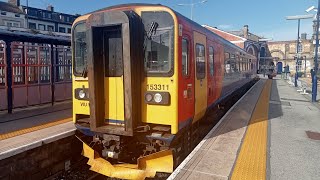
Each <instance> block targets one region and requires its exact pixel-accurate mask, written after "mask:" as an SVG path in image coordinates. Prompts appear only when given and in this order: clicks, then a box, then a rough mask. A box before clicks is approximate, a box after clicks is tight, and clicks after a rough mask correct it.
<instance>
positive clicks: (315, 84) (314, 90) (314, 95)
mask: <svg viewBox="0 0 320 180" xmlns="http://www.w3.org/2000/svg"><path fill="white" fill-rule="evenodd" d="M319 8H320V0H318V8H315V7H314V6H311V7H310V8H308V9H307V10H306V12H310V11H312V10H315V11H316V12H317V14H316V21H317V25H316V47H315V55H314V71H313V74H311V76H312V77H311V78H312V102H317V92H318V82H317V81H318V78H317V74H318V48H319Z"/></svg>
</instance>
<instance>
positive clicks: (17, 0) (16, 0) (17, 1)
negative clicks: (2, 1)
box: [8, 0, 20, 7]
mask: <svg viewBox="0 0 320 180" xmlns="http://www.w3.org/2000/svg"><path fill="white" fill-rule="evenodd" d="M8 3H9V4H12V5H14V6H18V7H19V6H20V0H8Z"/></svg>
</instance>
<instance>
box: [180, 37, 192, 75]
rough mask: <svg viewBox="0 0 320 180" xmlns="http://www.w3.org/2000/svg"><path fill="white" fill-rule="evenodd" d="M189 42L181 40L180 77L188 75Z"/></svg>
mask: <svg viewBox="0 0 320 180" xmlns="http://www.w3.org/2000/svg"><path fill="white" fill-rule="evenodd" d="M189 67H190V65H189V42H188V40H187V39H185V38H183V39H182V75H183V76H188V75H189V71H190V70H189Z"/></svg>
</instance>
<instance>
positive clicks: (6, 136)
mask: <svg viewBox="0 0 320 180" xmlns="http://www.w3.org/2000/svg"><path fill="white" fill-rule="evenodd" d="M71 121H72V118H67V119H62V120H59V121H54V122H50V123H46V124H42V125H38V126H34V127H31V128H26V129H20V130H17V131H13V132H9V133H6V134H0V140H4V139H9V138H12V137H15V136H19V135H22V134H26V133H30V132H34V131H38V130H40V129H45V128H48V127H52V126H56V125H59V124H63V123H66V122H71Z"/></svg>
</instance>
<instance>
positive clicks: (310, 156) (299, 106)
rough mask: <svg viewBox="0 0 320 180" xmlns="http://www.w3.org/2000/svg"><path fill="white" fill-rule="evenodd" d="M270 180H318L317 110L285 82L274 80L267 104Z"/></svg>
mask: <svg viewBox="0 0 320 180" xmlns="http://www.w3.org/2000/svg"><path fill="white" fill-rule="evenodd" d="M269 123H270V126H269V127H270V128H269V143H270V154H269V158H270V161H269V162H270V165H269V166H270V167H269V169H270V172H269V175H270V179H291V180H294V179H297V180H300V179H315V180H316V179H320V134H319V140H314V139H310V138H309V137H308V136H307V133H306V132H307V131H311V132H315V133H320V110H319V109H318V107H317V106H316V105H315V104H313V103H311V102H310V100H309V98H305V96H303V95H300V94H299V92H297V91H296V89H295V88H294V87H290V86H288V83H287V82H285V81H284V80H279V79H277V80H274V81H273V84H272V91H271V98H270V103H269Z"/></svg>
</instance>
